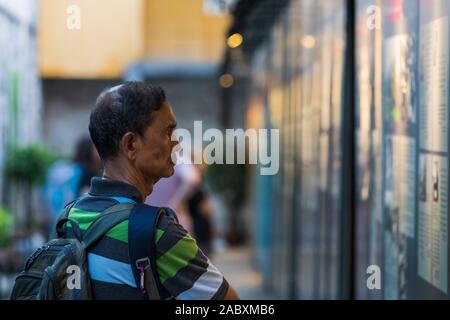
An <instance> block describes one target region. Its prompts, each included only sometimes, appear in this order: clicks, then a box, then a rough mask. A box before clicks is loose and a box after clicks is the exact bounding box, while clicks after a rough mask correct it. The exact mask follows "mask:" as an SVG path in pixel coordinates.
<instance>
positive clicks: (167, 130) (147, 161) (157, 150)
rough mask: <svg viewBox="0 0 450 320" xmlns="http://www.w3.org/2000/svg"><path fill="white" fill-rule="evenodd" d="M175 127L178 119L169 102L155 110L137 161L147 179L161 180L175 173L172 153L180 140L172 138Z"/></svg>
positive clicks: (142, 139)
mask: <svg viewBox="0 0 450 320" xmlns="http://www.w3.org/2000/svg"><path fill="white" fill-rule="evenodd" d="M175 127H176V119H175V115H174V114H173V111H172V107H171V106H170V104H169V103H165V104H164V106H163V107H161V108H160V109H159V110H158V111H154V114H153V121H152V123H151V125H150V126H148V127H147V129H146V130H145V132H144V133H143V138H141V139H140V140H141V143H140V148H139V152H137V154H136V162H135V164H136V167H137V168H138V169H139V171H140V172H141V173H142V174H144V176H145V178H146V179H155V178H156V179H157V180H159V179H160V178H166V177H170V176H171V175H172V174H173V173H174V165H175V164H174V163H173V162H172V158H171V154H172V149H173V148H174V147H175V146H176V145H177V144H178V140H176V139H172V133H173V130H174V129H175ZM155 182H156V181H155Z"/></svg>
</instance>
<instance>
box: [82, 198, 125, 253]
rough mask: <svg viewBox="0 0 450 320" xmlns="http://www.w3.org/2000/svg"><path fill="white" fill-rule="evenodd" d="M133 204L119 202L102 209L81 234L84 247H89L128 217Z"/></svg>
mask: <svg viewBox="0 0 450 320" xmlns="http://www.w3.org/2000/svg"><path fill="white" fill-rule="evenodd" d="M132 208H133V204H130V203H119V204H116V205H114V206H112V207H109V208H108V209H106V210H105V211H103V212H102V213H101V214H100V216H99V217H98V218H97V219H95V220H94V222H92V224H91V225H90V226H89V228H88V229H87V230H86V232H85V233H84V236H83V244H84V247H85V248H89V247H91V246H92V245H93V244H94V243H96V242H97V241H98V240H100V239H101V238H102V237H103V236H104V235H105V234H106V233H107V232H108V231H109V230H110V229H111V228H113V227H114V226H116V225H118V224H119V223H121V222H123V221H125V220H127V219H128V217H129V215H130V212H131V209H132Z"/></svg>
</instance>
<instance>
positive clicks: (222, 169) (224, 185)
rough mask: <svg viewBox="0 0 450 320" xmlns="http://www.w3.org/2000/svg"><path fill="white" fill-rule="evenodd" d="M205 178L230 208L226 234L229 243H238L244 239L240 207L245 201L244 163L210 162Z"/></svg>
mask: <svg viewBox="0 0 450 320" xmlns="http://www.w3.org/2000/svg"><path fill="white" fill-rule="evenodd" d="M205 180H206V182H207V183H208V185H210V186H211V188H212V189H213V190H214V191H215V192H217V193H218V194H220V195H222V196H223V199H224V200H225V202H226V205H227V207H228V209H229V210H230V212H229V215H228V218H229V230H228V233H227V235H226V237H227V240H228V242H229V243H230V244H232V245H233V244H240V243H242V242H243V241H245V227H244V226H243V221H242V217H240V216H239V215H240V209H241V208H242V207H243V205H244V203H245V200H246V198H245V195H246V166H245V165H244V164H212V165H210V166H208V169H207V170H206V173H205Z"/></svg>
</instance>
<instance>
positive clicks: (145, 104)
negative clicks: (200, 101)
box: [89, 82, 178, 183]
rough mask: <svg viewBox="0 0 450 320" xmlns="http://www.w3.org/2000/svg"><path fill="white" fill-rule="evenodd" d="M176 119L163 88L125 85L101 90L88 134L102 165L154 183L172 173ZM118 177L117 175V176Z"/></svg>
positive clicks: (136, 83) (138, 84)
mask: <svg viewBox="0 0 450 320" xmlns="http://www.w3.org/2000/svg"><path fill="white" fill-rule="evenodd" d="M175 126H176V119H175V116H174V114H173V112H172V107H171V106H170V104H169V103H168V101H167V100H166V95H165V93H164V91H163V89H161V88H159V87H153V86H150V85H148V84H146V83H143V82H126V83H124V84H122V85H119V86H117V87H114V88H111V89H108V90H105V91H103V92H102V93H101V94H100V95H99V97H98V98H97V101H96V104H95V109H94V110H93V111H92V113H91V117H90V122H89V132H90V135H91V139H92V141H93V142H94V144H95V146H96V148H97V150H98V153H99V155H100V157H101V158H102V160H103V162H104V163H105V165H107V164H108V163H118V164H120V165H119V166H116V167H115V170H125V171H126V172H127V174H128V175H130V174H131V175H133V176H134V178H136V179H138V180H140V181H145V183H155V182H156V181H158V179H160V178H162V177H169V176H171V175H172V174H173V171H174V169H173V166H174V164H173V162H172V160H171V153H172V149H173V148H174V147H175V146H176V145H177V144H178V141H176V140H172V133H173V130H174V128H175ZM118 174H119V175H120V173H118Z"/></svg>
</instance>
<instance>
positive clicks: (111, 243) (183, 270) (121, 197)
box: [69, 177, 228, 300]
mask: <svg viewBox="0 0 450 320" xmlns="http://www.w3.org/2000/svg"><path fill="white" fill-rule="evenodd" d="M139 199H140V194H139V192H138V190H137V189H136V188H135V187H133V186H131V185H129V184H126V183H123V182H120V181H113V180H108V179H102V178H98V177H95V178H92V180H91V188H90V190H89V193H87V194H86V195H85V196H83V197H82V198H81V199H80V200H78V201H77V202H76V203H75V205H74V206H73V208H72V209H71V210H70V212H69V218H71V219H74V220H76V221H77V222H78V223H79V226H80V229H81V230H82V231H85V230H86V229H87V228H88V227H89V225H90V224H91V223H92V222H93V221H94V220H95V219H96V218H97V217H98V215H99V214H100V213H101V212H102V211H104V210H105V209H107V208H109V207H111V206H113V205H115V204H117V203H124V202H130V203H134V202H137V201H139ZM149 232H150V231H149ZM155 242H156V267H157V272H158V274H159V278H160V280H161V283H162V284H163V286H164V288H165V289H166V290H167V292H168V293H169V294H170V295H171V297H172V298H174V299H179V300H194V299H195V300H209V299H222V298H223V297H224V296H225V294H226V292H227V290H228V283H227V281H226V280H225V278H224V277H223V275H222V274H221V273H220V272H219V270H217V268H216V267H215V266H214V265H213V264H212V263H211V261H210V260H209V259H208V258H207V257H206V256H205V255H204V254H203V253H202V251H201V250H200V249H199V248H198V246H197V243H196V241H195V240H194V239H193V238H192V237H191V236H190V235H189V234H188V233H187V231H186V230H185V229H184V228H183V227H182V226H181V225H180V224H178V223H177V221H176V219H175V218H174V217H171V216H169V215H165V214H164V215H161V218H160V219H159V221H158V223H157V228H156V233H155ZM88 269H89V274H90V278H91V281H92V289H93V294H94V298H95V299H142V296H141V293H140V291H139V290H138V288H137V285H136V283H135V280H134V276H133V272H132V269H131V264H130V259H129V256H128V220H126V221H123V222H122V223H120V224H118V225H116V226H115V227H113V228H112V229H110V230H109V231H108V232H107V233H106V235H105V236H104V237H103V238H102V239H101V240H100V241H98V242H97V243H96V244H95V245H94V246H93V247H92V249H90V251H89V252H88Z"/></svg>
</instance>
